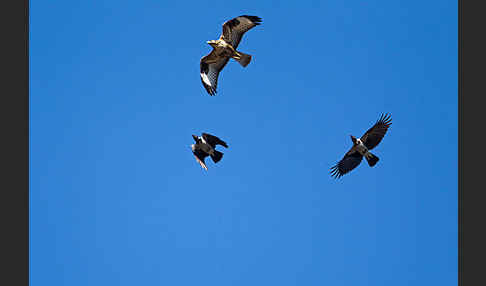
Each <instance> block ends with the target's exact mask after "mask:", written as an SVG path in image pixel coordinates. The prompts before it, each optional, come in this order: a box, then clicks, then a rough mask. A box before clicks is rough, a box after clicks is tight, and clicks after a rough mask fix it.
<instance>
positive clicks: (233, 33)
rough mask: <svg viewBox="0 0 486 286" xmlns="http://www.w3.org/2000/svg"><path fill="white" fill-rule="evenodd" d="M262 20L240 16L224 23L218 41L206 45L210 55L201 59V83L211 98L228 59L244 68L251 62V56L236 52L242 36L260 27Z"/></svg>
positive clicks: (255, 17) (214, 93)
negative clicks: (208, 47) (209, 49)
mask: <svg viewBox="0 0 486 286" xmlns="http://www.w3.org/2000/svg"><path fill="white" fill-rule="evenodd" d="M261 21H262V19H261V18H260V17H257V16H248V15H242V16H239V17H236V18H234V19H231V20H229V21H226V22H225V23H224V24H223V33H222V34H221V36H220V37H219V39H218V40H211V41H208V42H207V43H208V44H209V45H210V46H211V47H213V50H212V51H211V53H209V54H208V55H207V56H205V57H202V58H201V62H200V69H201V73H200V75H201V82H202V84H203V86H204V88H205V89H206V91H207V92H208V93H209V94H210V95H211V96H212V95H216V87H217V86H218V76H219V73H220V72H221V70H222V69H223V68H224V66H225V65H226V63H228V61H229V59H230V58H233V59H234V60H236V61H237V62H239V63H240V64H241V65H242V66H243V67H246V66H247V65H248V64H249V63H250V61H251V55H248V54H245V53H242V52H240V51H237V50H236V49H237V48H238V45H239V43H240V41H241V38H243V35H244V34H245V33H246V32H247V31H248V30H250V29H251V28H253V27H255V26H257V25H260V23H261Z"/></svg>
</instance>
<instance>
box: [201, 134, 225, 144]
mask: <svg viewBox="0 0 486 286" xmlns="http://www.w3.org/2000/svg"><path fill="white" fill-rule="evenodd" d="M202 137H203V139H204V141H206V143H208V144H209V145H211V147H213V148H216V145H217V144H219V145H221V146H224V147H225V148H228V145H227V144H226V142H224V141H223V140H221V139H219V138H218V137H216V136H214V135H211V134H207V133H203V134H202Z"/></svg>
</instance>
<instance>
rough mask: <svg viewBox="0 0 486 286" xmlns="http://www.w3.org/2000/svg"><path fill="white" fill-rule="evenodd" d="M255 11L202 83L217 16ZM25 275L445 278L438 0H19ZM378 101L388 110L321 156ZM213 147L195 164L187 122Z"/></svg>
mask: <svg viewBox="0 0 486 286" xmlns="http://www.w3.org/2000/svg"><path fill="white" fill-rule="evenodd" d="M242 14H248V15H257V16H260V17H262V19H263V23H262V25H261V26H258V27H256V28H254V29H252V30H251V31H249V32H248V33H247V34H246V35H245V37H244V39H243V41H242V42H241V44H240V46H239V50H241V51H243V52H245V53H249V54H251V55H253V59H252V62H251V63H250V64H249V66H248V67H247V68H242V67H241V66H239V64H238V63H236V62H234V61H231V62H230V63H229V64H228V65H227V66H226V68H225V69H224V70H223V72H222V74H221V75H220V82H219V86H218V95H217V96H215V97H210V96H209V95H208V94H207V93H206V92H205V90H204V88H203V87H202V84H201V82H200V79H199V60H200V58H201V57H202V56H204V55H206V54H207V53H209V52H210V50H211V47H210V46H209V45H207V44H206V41H207V40H212V39H217V38H218V37H219V35H220V33H221V25H222V24H223V23H224V22H225V21H226V20H229V19H231V18H233V17H236V16H238V15H242ZM30 17H31V20H30V25H31V26H30V27H31V28H30V32H31V33H30V280H31V285H34V286H36V285H50V286H57V285H70V286H75V285H80V286H81V285H82V286H85V285H191V286H192V285H236V286H237V285H245V286H247V285H280V286H285V285H353V286H354V285H387V286H388V285H456V284H457V2H456V1H443V0H442V1H439V0H437V1H426V2H424V1H396V0H393V1H384V0H382V1H294V2H281V1H231V2H228V1H209V2H208V1H47V2H46V1H44V2H40V1H32V2H31V6H30ZM382 112H390V113H391V114H392V119H393V125H392V127H391V129H390V130H389V132H388V133H387V135H386V136H385V138H384V140H383V141H382V143H381V144H380V145H379V146H378V147H377V148H376V149H375V150H374V153H375V154H376V155H377V156H379V157H380V161H379V162H378V164H377V165H376V166H375V167H373V168H370V167H368V166H367V164H364V163H362V164H361V165H360V166H359V167H358V168H357V169H355V170H354V171H352V172H351V173H349V174H347V175H345V176H344V177H342V178H341V179H340V180H335V179H332V178H331V177H330V175H329V168H330V167H331V166H332V165H334V164H335V163H336V162H337V161H338V160H340V159H341V158H342V156H343V155H344V153H345V152H346V151H347V150H348V149H349V148H350V147H351V145H352V142H351V140H350V138H349V135H350V134H353V135H355V136H361V135H362V134H363V133H364V132H365V131H366V130H367V129H368V128H369V127H371V125H372V124H373V123H374V122H375V121H376V120H377V119H378V118H379V116H380V114H381V113H382ZM201 132H208V133H211V134H215V135H217V136H219V137H220V138H222V139H223V140H225V141H226V142H227V143H228V145H229V148H228V149H226V150H224V149H223V150H222V151H223V152H224V157H223V159H222V160H221V162H219V163H218V164H214V163H213V162H211V161H208V168H209V170H208V171H207V172H206V171H204V170H203V169H202V168H201V167H200V166H199V165H198V164H197V162H196V161H195V159H194V157H193V155H192V153H191V151H190V144H192V143H193V140H192V138H191V134H198V135H199V134H200V133H201Z"/></svg>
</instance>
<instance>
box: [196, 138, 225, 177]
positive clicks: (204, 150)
mask: <svg viewBox="0 0 486 286" xmlns="http://www.w3.org/2000/svg"><path fill="white" fill-rule="evenodd" d="M192 138H193V139H194V141H196V144H192V145H191V149H192V153H193V154H194V157H195V158H196V160H197V162H198V163H199V164H200V165H201V167H203V168H204V169H205V170H206V171H207V170H208V167H207V166H206V163H204V159H206V157H207V156H211V159H213V161H214V163H218V162H219V161H220V160H221V158H223V153H221V152H219V151H217V150H216V145H218V144H219V145H221V146H223V147H225V148H228V145H227V144H226V142H224V141H223V140H221V139H219V138H218V137H216V136H213V135H211V134H207V133H203V134H202V136H196V135H192Z"/></svg>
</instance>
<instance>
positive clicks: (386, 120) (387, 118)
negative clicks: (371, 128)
mask: <svg viewBox="0 0 486 286" xmlns="http://www.w3.org/2000/svg"><path fill="white" fill-rule="evenodd" d="M391 121H392V120H391V114H389V113H382V114H381V116H380V119H378V121H377V123H383V124H385V125H388V126H390V125H391V124H392V122H391Z"/></svg>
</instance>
